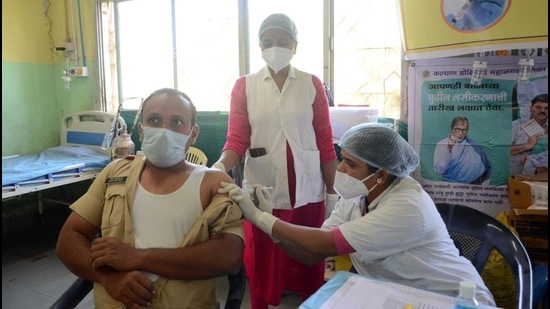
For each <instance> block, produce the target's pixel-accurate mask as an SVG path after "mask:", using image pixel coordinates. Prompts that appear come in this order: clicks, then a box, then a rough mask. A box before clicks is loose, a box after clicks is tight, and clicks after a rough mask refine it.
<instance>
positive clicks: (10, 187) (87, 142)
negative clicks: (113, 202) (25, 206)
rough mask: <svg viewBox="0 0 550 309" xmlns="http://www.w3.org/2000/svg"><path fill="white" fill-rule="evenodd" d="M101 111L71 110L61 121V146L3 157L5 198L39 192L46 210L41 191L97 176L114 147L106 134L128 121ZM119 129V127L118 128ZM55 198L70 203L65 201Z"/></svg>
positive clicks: (40, 200)
mask: <svg viewBox="0 0 550 309" xmlns="http://www.w3.org/2000/svg"><path fill="white" fill-rule="evenodd" d="M115 117H116V115H114V114H112V113H107V112H101V111H83V112H76V113H72V114H68V115H66V116H64V117H63V119H62V121H61V136H60V141H61V143H60V146H57V147H52V148H48V149H46V150H43V151H41V152H39V153H35V154H28V155H14V156H8V157H3V158H2V202H4V201H5V200H9V199H13V198H17V197H20V196H21V195H24V194H28V193H33V192H37V193H38V211H39V214H42V201H44V200H47V199H44V198H42V195H41V192H42V191H43V190H46V189H51V188H55V187H59V186H65V185H69V184H73V183H77V182H81V181H86V180H91V179H94V178H95V177H96V176H97V174H98V173H99V172H100V171H101V170H102V169H103V168H104V167H105V166H106V165H107V164H108V163H109V162H110V161H111V148H110V147H109V148H107V149H103V148H102V147H101V144H102V142H103V139H104V137H105V134H106V133H108V132H111V131H112V130H113V126H114V124H116V128H121V127H122V125H124V124H125V122H124V119H123V118H122V117H118V120H117V121H116V123H115V122H113V120H114V119H115ZM117 132H118V131H117ZM50 201H52V202H56V203H60V204H66V203H64V202H61V201H53V200H50Z"/></svg>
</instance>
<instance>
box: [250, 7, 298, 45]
mask: <svg viewBox="0 0 550 309" xmlns="http://www.w3.org/2000/svg"><path fill="white" fill-rule="evenodd" d="M269 29H279V30H283V31H286V32H288V34H290V37H292V39H293V40H294V41H295V42H298V29H296V25H295V24H294V22H293V21H292V19H290V17H288V16H286V15H285V14H280V13H277V14H271V15H269V16H268V17H267V18H266V19H264V21H263V22H262V25H261V26H260V31H259V32H258V39H259V40H261V39H262V35H263V34H264V32H266V31H267V30H269Z"/></svg>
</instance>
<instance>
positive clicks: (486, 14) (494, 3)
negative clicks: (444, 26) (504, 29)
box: [446, 0, 506, 31]
mask: <svg viewBox="0 0 550 309" xmlns="http://www.w3.org/2000/svg"><path fill="white" fill-rule="evenodd" d="M505 4H506V0H470V2H469V4H465V5H464V6H463V8H464V7H465V8H464V9H463V10H460V11H459V12H457V13H456V14H449V15H447V16H446V19H447V21H448V22H449V23H450V24H452V25H453V26H454V27H455V28H457V29H460V30H465V31H474V30H480V29H483V28H485V27H487V26H488V25H490V24H492V23H493V22H495V21H496V20H497V19H498V18H499V17H500V16H501V15H502V13H503V12H504V9H505Z"/></svg>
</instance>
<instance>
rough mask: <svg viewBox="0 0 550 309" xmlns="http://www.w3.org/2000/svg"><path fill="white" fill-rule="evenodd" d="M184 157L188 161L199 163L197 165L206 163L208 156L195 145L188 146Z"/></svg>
mask: <svg viewBox="0 0 550 309" xmlns="http://www.w3.org/2000/svg"><path fill="white" fill-rule="evenodd" d="M185 159H186V160H187V161H188V162H191V163H195V164H199V165H206V163H208V157H207V156H206V154H205V153H204V152H202V150H200V149H199V148H197V147H193V146H190V147H189V149H188V150H187V154H186V157H185Z"/></svg>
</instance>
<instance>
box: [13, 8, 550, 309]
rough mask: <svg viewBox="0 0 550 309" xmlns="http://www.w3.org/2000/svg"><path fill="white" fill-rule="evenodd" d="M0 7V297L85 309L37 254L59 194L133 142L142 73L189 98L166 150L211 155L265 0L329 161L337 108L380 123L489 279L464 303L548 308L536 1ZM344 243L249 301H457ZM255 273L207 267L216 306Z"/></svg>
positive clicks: (543, 86) (542, 71) (402, 304)
mask: <svg viewBox="0 0 550 309" xmlns="http://www.w3.org/2000/svg"><path fill="white" fill-rule="evenodd" d="M2 9H3V10H2V35H3V36H2V308H6V309H19V308H21V309H23V308H54V309H60V308H63V309H65V308H80V309H87V308H100V307H97V304H94V297H93V294H94V292H93V291H92V290H93V289H94V288H93V287H92V285H93V283H92V282H91V281H89V280H86V279H83V278H80V277H78V276H77V275H75V274H74V273H73V272H71V270H69V269H68V268H67V266H66V265H65V264H64V263H63V262H62V261H61V260H60V258H59V257H58V256H57V254H56V243H57V240H58V236H59V234H60V231H61V228H62V226H63V224H64V223H65V221H66V220H67V218H69V215H70V214H71V212H72V210H71V209H70V208H69V206H71V205H72V204H73V203H74V202H75V201H77V200H78V199H79V198H80V197H81V196H83V195H84V194H85V193H86V192H87V190H88V189H89V188H90V186H91V185H92V183H93V181H94V180H95V179H96V178H97V177H98V175H99V174H100V173H101V171H102V170H103V169H104V168H105V167H106V166H108V165H109V164H110V163H111V162H113V161H115V160H119V159H120V158H125V157H127V156H133V155H135V154H137V153H143V151H142V142H141V141H142V140H141V138H140V127H139V125H140V123H141V121H142V119H140V115H141V113H142V104H143V101H144V100H145V99H146V98H147V97H148V96H149V95H150V94H151V93H153V92H154V91H155V90H157V89H161V88H174V89H177V90H180V91H182V92H184V93H186V94H187V95H189V97H190V98H191V99H192V101H193V103H194V105H195V106H196V112H197V113H196V124H197V125H198V127H199V128H200V132H199V134H198V136H197V139H196V141H195V143H194V144H193V145H192V147H191V148H190V149H189V151H188V152H187V153H186V157H185V158H186V159H187V161H189V162H192V163H195V164H197V165H203V166H206V167H208V168H210V169H212V168H215V166H214V164H215V163H216V162H218V161H219V160H221V154H222V150H223V149H224V145H226V141H227V137H228V125H229V124H230V123H231V121H230V118H231V115H230V106H232V105H231V104H232V101H233V99H232V95H233V92H235V89H233V87H234V85H235V84H236V81H237V80H238V79H239V77H241V76H245V75H249V74H252V73H256V72H258V71H259V70H262V69H263V68H264V67H266V62H265V61H264V59H265V58H264V59H262V52H261V50H260V48H259V47H258V45H259V42H258V39H259V38H258V36H259V35H258V29H260V28H261V27H262V26H261V25H262V21H263V20H264V19H265V18H266V17H267V16H269V15H271V14H274V13H283V14H285V15H287V16H289V17H290V18H291V19H292V20H293V21H294V23H295V26H296V29H297V35H296V33H293V34H292V36H293V38H295V37H297V39H296V42H299V44H297V45H296V47H295V51H294V55H293V56H292V60H291V62H290V63H291V67H292V68H296V69H298V70H302V71H304V72H308V73H309V74H312V75H314V76H316V77H318V78H319V79H320V81H321V83H322V85H321V86H319V87H318V88H317V89H321V88H320V87H322V88H323V91H322V92H319V91H318V92H317V95H319V93H321V97H322V98H323V100H326V101H327V102H328V105H329V106H328V116H329V117H330V127H331V130H332V141H333V145H334V149H335V153H336V160H337V161H338V162H340V161H341V160H343V157H342V149H341V148H340V146H339V143H340V141H341V140H344V139H345V138H346V135H345V134H344V133H346V134H347V133H348V132H349V131H348V130H349V129H352V128H356V126H357V125H362V124H368V125H369V126H373V127H379V126H380V127H384V128H390V129H391V130H393V131H395V132H397V134H396V135H399V136H400V137H401V138H403V139H404V140H405V141H407V143H408V144H409V145H410V146H411V147H412V149H414V151H415V152H416V153H417V154H418V158H419V163H418V166H416V168H415V169H414V170H413V171H412V172H411V173H410V174H409V175H407V177H408V178H412V179H413V180H414V181H416V182H418V183H419V184H420V186H421V187H422V189H423V190H424V191H425V192H426V193H427V194H428V195H429V197H430V198H431V200H433V204H435V206H436V208H437V212H438V213H439V214H440V215H441V218H442V219H443V224H444V225H445V226H446V228H447V231H448V233H449V236H450V238H451V240H452V242H454V245H455V246H456V247H457V249H458V252H459V254H460V256H463V257H465V258H466V259H468V260H469V261H471V263H472V264H473V266H474V268H475V270H476V271H477V273H478V274H479V275H480V276H481V278H482V279H483V282H484V283H485V285H486V286H487V288H488V289H489V291H490V292H491V294H492V296H493V297H494V300H495V306H492V305H484V304H479V308H505V309H512V308H514V309H515V308H518V309H547V308H548V1H545V0H530V1H512V0H466V1H461V0H439V1H418V0H390V1H377V0H365V1H354V0H293V1H291V0H279V1H268V0H202V1H186V0H88V1H83V0H42V1H30V0H2ZM276 29H277V30H281V31H286V30H288V29H286V28H285V27H279V28H276ZM287 32H288V31H287ZM260 36H261V33H260ZM262 42H263V41H262ZM261 44H263V43H261ZM268 65H269V63H268ZM269 69H272V67H271V66H269ZM266 72H269V71H268V70H267V69H266ZM272 72H273V71H272ZM291 72H294V71H291ZM289 78H290V77H289ZM296 78H299V77H296ZM283 89H284V88H283ZM243 91H244V90H243ZM246 91H247V92H246V93H247V94H249V92H248V91H249V90H248V89H247V90H246ZM250 91H252V90H250ZM304 91H305V90H304ZM297 110H298V109H297ZM250 113H252V112H250ZM276 117H277V116H274V117H273V118H276ZM310 118H312V116H311V115H304V116H303V118H302V116H300V115H297V119H310ZM272 122H277V121H276V120H270V121H269V124H270V125H271V124H272ZM266 126H268V124H267V123H266ZM281 130H282V131H284V128H283V129H281ZM269 134H270V135H271V136H275V135H277V134H278V133H277V132H269ZM394 134H395V133H394ZM304 136H307V135H305V134H304ZM253 137H254V135H253ZM255 138H258V137H257V136H256V137H255ZM313 144H315V142H313ZM288 145H289V144H287V146H288ZM457 145H460V147H461V148H458V149H461V151H462V152H461V153H460V154H457V152H456V151H455V152H453V147H455V149H457V147H459V146H457ZM525 145H528V146H525ZM257 149H259V148H256V149H249V150H247V152H246V153H247V158H248V156H251V157H252V158H254V157H255V155H254V153H252V150H257ZM263 150H264V151H265V149H263ZM261 155H263V154H261V153H260V154H258V156H261ZM380 155H382V156H383V155H385V154H380ZM182 158H183V157H182ZM147 162H148V161H147ZM222 166H223V164H222ZM339 166H340V165H339ZM248 172H250V171H249V170H248V169H247V168H245V160H244V159H242V160H241V161H240V162H239V163H237V164H236V165H235V167H233V168H231V169H229V170H228V171H227V173H228V174H229V176H230V177H231V178H232V179H233V180H234V182H235V183H236V184H237V185H239V186H243V185H244V182H243V180H244V179H245V178H246V173H248ZM337 173H338V171H337ZM284 176H286V175H284ZM348 176H349V175H348ZM409 176H410V177H409ZM110 180H113V179H112V178H110ZM336 180H338V177H336ZM114 181H116V180H114ZM365 183H367V181H365ZM373 183H374V182H373ZM371 192H372V191H371ZM367 194H368V188H367ZM390 194H391V193H390ZM323 196H324V193H323ZM327 196H328V195H327ZM337 199H339V201H340V202H341V201H342V200H343V198H342V197H341V196H340V197H337ZM323 201H324V199H323ZM340 202H338V203H340ZM327 203H328V201H327ZM339 205H340V204H336V207H338V206H339ZM277 210H279V209H277ZM273 211H274V214H275V209H273ZM243 212H244V211H243ZM333 213H334V211H333ZM327 216H328V214H327ZM364 216H369V212H368V210H367V211H366V214H364ZM325 219H326V217H325ZM327 220H330V219H327ZM438 220H439V216H438ZM243 221H244V219H243ZM318 227H320V226H318ZM246 231H247V229H246V228H245V232H246ZM98 236H101V235H98ZM269 236H271V235H269ZM344 236H345V234H344ZM344 236H342V237H344ZM273 239H274V241H275V239H276V238H273ZM275 243H276V242H275ZM348 245H349V244H348ZM381 250H382V249H381ZM350 254H351V253H350ZM352 261H354V260H353V259H350V255H348V254H342V255H337V256H334V257H331V258H327V259H326V260H325V262H324V264H325V270H324V271H325V273H324V281H323V284H322V286H321V287H320V288H319V289H318V290H316V291H313V292H312V294H311V295H310V296H308V297H307V299H303V298H302V297H301V295H300V294H299V293H296V292H295V291H291V290H288V291H287V290H285V291H283V293H282V296H281V303H280V304H279V305H276V306H275V305H269V306H268V307H269V308H282V309H291V308H302V309H308V308H309V309H313V308H334V309H338V308H374V309H378V308H380V309H394V308H395V309H402V308H409V309H412V308H414V309H417V308H433V309H436V308H437V309H443V308H450V309H452V308H459V307H455V297H456V296H458V293H457V295H454V296H453V297H451V296H448V295H439V294H437V293H433V292H430V291H425V290H422V289H418V288H415V287H409V286H406V285H399V284H397V283H392V282H383V281H376V280H372V279H369V278H368V277H367V276H363V275H361V274H359V273H358V270H357V269H356V267H354V266H355V265H353V264H352ZM243 265H244V264H243ZM403 266H404V265H399V266H398V265H396V267H403ZM432 266H434V267H437V265H432ZM277 271H278V272H280V273H284V272H285V271H287V270H285V269H278V270H277ZM261 272H262V269H247V268H245V267H242V268H241V270H240V271H239V272H238V273H236V274H230V275H227V276H219V277H217V278H215V294H216V295H215V296H216V299H217V301H218V304H219V308H253V307H252V305H251V299H250V296H249V288H250V286H249V281H248V277H247V276H248V275H251V274H253V273H261ZM426 277H427V278H426V279H425V280H427V281H429V280H430V278H429V277H428V276H427V275H426ZM304 280H307V279H304ZM459 283H460V282H456V285H457V290H458V284H459ZM461 291H462V290H461ZM461 294H462V292H461ZM396 295H398V296H396ZM383 304H385V305H383ZM186 308H187V307H186ZM188 308H196V307H193V306H192V305H191V306H190V307H188ZM201 308H202V307H201ZM460 308H470V307H460ZM472 308H473V307H472ZM476 308H477V307H476Z"/></svg>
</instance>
